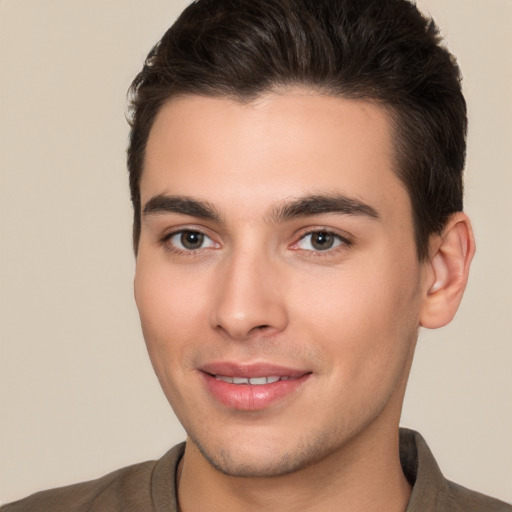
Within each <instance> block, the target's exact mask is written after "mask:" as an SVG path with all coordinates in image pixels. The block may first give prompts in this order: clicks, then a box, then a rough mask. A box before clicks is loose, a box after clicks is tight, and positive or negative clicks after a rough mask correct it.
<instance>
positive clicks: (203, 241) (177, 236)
mask: <svg viewBox="0 0 512 512" xmlns="http://www.w3.org/2000/svg"><path fill="white" fill-rule="evenodd" d="M167 241H168V243H170V244H171V245H172V246H173V247H175V248H176V249H179V250H181V251H195V250H198V249H205V248H208V247H216V246H217V244H216V243H215V242H214V241H213V240H212V239H211V238H210V237H209V236H207V235H205V234H204V233H201V231H193V230H189V229H186V230H183V231H178V232H176V233H173V234H172V235H171V236H169V237H168V238H167Z"/></svg>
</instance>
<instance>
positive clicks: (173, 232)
mask: <svg viewBox="0 0 512 512" xmlns="http://www.w3.org/2000/svg"><path fill="white" fill-rule="evenodd" d="M208 231H209V230H206V229H204V228H203V227H198V226H176V227H174V228H172V229H170V230H169V231H167V232H166V233H164V234H163V235H162V236H161V237H159V243H160V244H161V245H162V246H163V247H164V248H165V249H166V250H168V251H170V252H173V253H176V254H184V255H189V256H191V255H197V254H198V253H202V252H203V251H205V250H206V251H208V250H210V249H212V248H213V249H216V248H219V247H220V244H219V242H217V241H216V240H215V239H214V237H213V236H211V235H210V234H209V233H208ZM184 232H191V233H200V234H201V235H203V236H204V237H205V238H208V239H209V240H211V242H212V244H211V245H210V246H208V247H200V248H198V249H186V248H183V249H182V248H180V247H177V246H176V245H174V244H172V243H171V242H170V240H171V239H172V238H173V237H175V236H177V235H181V234H182V233H184Z"/></svg>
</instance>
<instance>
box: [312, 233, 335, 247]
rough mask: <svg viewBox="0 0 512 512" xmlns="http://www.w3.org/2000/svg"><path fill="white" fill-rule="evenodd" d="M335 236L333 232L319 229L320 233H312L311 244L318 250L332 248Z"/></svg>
mask: <svg viewBox="0 0 512 512" xmlns="http://www.w3.org/2000/svg"><path fill="white" fill-rule="evenodd" d="M334 242H335V238H334V235H333V234H332V233H325V232H323V231H319V232H318V233H312V234H311V245H312V247H313V248H315V249H316V250H317V251H325V250H327V249H331V248H332V246H333V245H334Z"/></svg>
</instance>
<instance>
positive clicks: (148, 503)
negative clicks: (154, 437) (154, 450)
mask: <svg viewBox="0 0 512 512" xmlns="http://www.w3.org/2000/svg"><path fill="white" fill-rule="evenodd" d="M182 453H183V446H182V445H177V446H175V447H174V448H173V449H172V450H170V451H169V452H167V453H166V454H165V455H164V456H163V457H162V458H161V459H159V460H156V461H147V462H142V463H140V464H134V465H133V466H128V467H125V468H122V469H118V470H117V471H114V472H112V473H109V474H108V475H105V476H103V477H101V478H98V479H96V480H91V481H88V482H82V483H78V484H74V485H69V486H65V487H59V488H57V489H50V490H47V491H42V492H38V493H36V494H33V495H31V496H28V497H27V498H24V499H21V500H19V501H15V502H12V503H9V504H7V505H4V506H3V507H1V508H0V511H1V512H47V511H51V512H100V511H105V510H108V511H109V512H116V511H122V512H141V511H146V510H147V511H155V512H158V511H160V510H164V509H165V510H168V511H169V512H170V511H172V510H173V509H172V505H173V502H174V501H175V487H174V481H175V479H174V477H175V471H176V467H177V464H178V462H179V460H180V458H181V455H182Z"/></svg>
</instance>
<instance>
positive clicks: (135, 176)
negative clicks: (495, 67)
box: [5, 0, 510, 511]
mask: <svg viewBox="0 0 512 512" xmlns="http://www.w3.org/2000/svg"><path fill="white" fill-rule="evenodd" d="M132 93H133V102H132V108H133V117H132V134H131V140H130V146H129V151H128V166H129V171H130V186H131V194H132V201H133V204H134V248H135V252H136V254H137V269H136V277H135V297H136V302H137V306H138V308H139V311H140V315H141V321H142V327H143V331H144V336H145V339H146V343H147V346H148V350H149V353H150V357H151V360H152V363H153V366H154V368H155V371H156V373H157V375H158V377H159V380H160V383H161V385H162V387H163V390H164V392H165V394H166V396H167V398H168V400H169V402H170V403H171V405H172V406H173V409H174V411H175V412H176V414H177V416H178V418H179V419H180V421H181V422H182V424H183V426H184V427H185V429H186V431H187V434H188V439H187V443H186V445H180V446H178V447H175V448H174V449H172V450H171V451H170V452H169V453H168V454H167V455H165V456H164V457H163V458H162V459H161V460H160V461H157V462H149V463H144V464H141V465H137V466H133V467H130V468H125V469H123V470H119V471H118V472H116V473H113V474H111V475H107V476H106V477H103V478H101V479H99V480H97V481H94V482H89V483H84V484H78V485H76V486H71V487H67V488H63V489H57V490H54V491H48V492H45V493H40V494H38V495H35V496H33V497H31V498H27V499H26V500H22V501H20V502H17V503H15V504H12V505H11V506H7V507H5V510H6V511H9V510H123V511H124V510H181V511H189V510H261V509H265V510H280V511H282V510H285V511H286V510H305V511H313V510H352V511H358V510H361V511H362V510H365V511H368V510H390V511H394V510H396V511H398V510H440V511H443V510H465V511H472V510H474V511H476V510H510V507H509V506H508V505H506V504H504V503H501V502H498V501H496V500H493V499H491V498H487V497H484V496H482V495H480V494H478V493H474V492H471V491H468V490H467V489H464V488H461V487H459V486H457V485H455V484H452V483H450V482H448V481H446V480H445V479H444V478H443V477H442V475H441V473H440V472H439V470H438V468H437V466H436V464H435V462H434V460H433V458H432V455H431V454H430V452H429V450H428V448H427V446H426V444H425V442H424V441H423V440H422V438H421V437H420V436H419V434H416V433H413V432H411V431H402V432H401V433H400V434H399V430H398V423H399V418H400V411H401V405H402V401H403V396H404V393H405V387H406V382H407V377H408V373H409V369H410V366H411V363H412V357H413V353H414V348H415V343H416V339H417V334H418V329H419V327H420V326H423V327H427V328H436V327H441V326H443V325H445V324H447V323H448V322H450V320H451V319H452V318H453V316H454V314H455V312H456V310H457V308H458V305H459V303H460V300H461V298H462V294H463V291H464V287H465V284H466V281H467V277H468V272H469V266H470V263H471V259H472V256H473V253H474V240H473V236H472V231H471V225H470V222H469V219H468V218H467V216H466V215H465V214H464V213H463V212H462V177H461V174H462V169H463V165H464V153H465V131H466V115H465V114H466V112H465V102H464V99H463V97H462V95H461V92H460V80H459V72H458V68H457V66H456V65H455V64H454V61H453V60H452V58H451V56H450V55H449V54H448V52H447V51H446V50H444V49H442V48H441V47H440V46H439V40H438V36H437V32H436V29H435V27H434V25H433V24H430V23H429V22H428V21H426V20H425V19H423V18H422V17H421V16H420V15H419V13H418V11H417V10H416V9H415V7H414V6H413V5H412V4H409V3H408V2H406V1H403V0H393V1H391V0H390V1H382V0H379V1H377V0H374V1H359V2H355V1H353V0H352V1H341V0H336V1H335V0H321V1H315V2H311V1H309V2H308V1H305V0H293V1H285V0H281V1H278V0H273V1H271V0H261V1H260V0H258V1H254V0H252V1H218V0H217V1H204V0H201V1H199V2H197V3H194V4H192V5H191V6H190V7H189V8H188V9H186V10H185V12H184V14H183V15H182V17H181V18H180V19H179V20H178V21H177V22H176V24H175V25H174V26H173V27H172V28H171V29H170V30H169V31H168V33H167V34H166V35H165V36H164V37H163V39H162V40H161V42H160V43H159V44H158V45H157V46H156V47H155V48H154V50H153V51H152V52H151V53H150V55H149V56H148V59H147V61H146V65H145V67H144V69H143V71H142V72H141V73H140V74H139V75H138V77H137V78H136V79H135V81H134V83H133V86H132Z"/></svg>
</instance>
